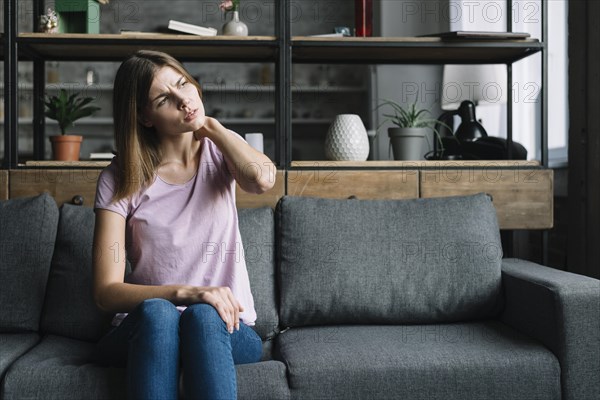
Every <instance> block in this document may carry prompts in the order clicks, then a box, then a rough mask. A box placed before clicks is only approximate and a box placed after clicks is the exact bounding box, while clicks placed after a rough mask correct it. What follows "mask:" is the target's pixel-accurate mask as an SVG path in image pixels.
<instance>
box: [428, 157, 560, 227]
mask: <svg viewBox="0 0 600 400" xmlns="http://www.w3.org/2000/svg"><path fill="white" fill-rule="evenodd" d="M553 178H554V175H553V171H552V170H549V169H526V168H523V169H519V168H516V169H491V168H489V169H486V168H471V169H440V170H430V171H421V184H420V187H421V197H442V196H463V195H469V194H474V193H481V192H484V193H488V194H490V195H491V196H492V198H493V202H494V206H495V207H496V212H497V215H498V222H499V224H500V228H502V229H550V228H552V226H553V225H554V218H553V215H554V214H553V207H554V206H553V201H554V197H553Z"/></svg>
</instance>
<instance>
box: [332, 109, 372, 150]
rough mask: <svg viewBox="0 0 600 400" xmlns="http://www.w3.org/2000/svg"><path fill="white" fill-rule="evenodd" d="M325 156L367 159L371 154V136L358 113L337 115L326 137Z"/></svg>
mask: <svg viewBox="0 0 600 400" xmlns="http://www.w3.org/2000/svg"><path fill="white" fill-rule="evenodd" d="M325 156H326V157H327V158H328V159H329V160H335V161H365V160H366V159H367V157H368V156H369V138H368V136H367V130H366V129H365V125H364V124H363V122H362V120H361V119H360V117H359V116H358V115H355V114H341V115H338V116H337V117H335V119H334V121H333V123H332V124H331V126H330V127H329V131H328V132H327V137H326V138H325Z"/></svg>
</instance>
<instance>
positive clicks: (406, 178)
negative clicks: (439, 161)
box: [287, 170, 419, 199]
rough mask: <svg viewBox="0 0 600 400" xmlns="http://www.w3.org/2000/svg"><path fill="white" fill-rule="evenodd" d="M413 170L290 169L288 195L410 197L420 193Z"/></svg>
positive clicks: (415, 172)
mask: <svg viewBox="0 0 600 400" xmlns="http://www.w3.org/2000/svg"><path fill="white" fill-rule="evenodd" d="M418 177H419V173H418V171H416V170H375V171H373V170H371V171H347V170H291V171H288V176H287V183H288V188H287V193H288V195H290V196H307V197H327V198H338V199H339V198H348V197H350V196H356V197H357V198H359V199H410V198H416V197H419V179H418Z"/></svg>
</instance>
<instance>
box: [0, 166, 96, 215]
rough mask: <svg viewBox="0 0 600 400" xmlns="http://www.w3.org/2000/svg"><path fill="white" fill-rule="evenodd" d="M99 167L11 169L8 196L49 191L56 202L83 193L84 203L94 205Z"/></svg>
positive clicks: (71, 198)
mask: <svg viewBox="0 0 600 400" xmlns="http://www.w3.org/2000/svg"><path fill="white" fill-rule="evenodd" d="M101 171H102V170H101V169H29V170H24V169H21V170H11V171H10V181H9V195H10V198H11V199H12V198H15V197H29V196H36V195H38V194H41V193H42V192H48V193H49V194H50V195H51V196H52V197H54V200H55V201H56V203H57V205H58V206H59V207H60V206H61V205H62V204H64V203H71V202H72V200H73V197H74V196H83V205H84V206H86V207H93V206H94V200H95V196H96V181H97V180H98V176H99V175H100V172H101Z"/></svg>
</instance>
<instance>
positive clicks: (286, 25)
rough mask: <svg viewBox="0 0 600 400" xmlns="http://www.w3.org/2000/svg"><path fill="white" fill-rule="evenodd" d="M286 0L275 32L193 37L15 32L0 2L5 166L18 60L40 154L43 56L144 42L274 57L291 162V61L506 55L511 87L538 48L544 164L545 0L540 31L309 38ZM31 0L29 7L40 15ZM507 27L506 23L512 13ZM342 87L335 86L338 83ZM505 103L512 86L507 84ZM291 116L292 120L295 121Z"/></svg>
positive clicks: (474, 59)
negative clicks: (27, 76)
mask: <svg viewBox="0 0 600 400" xmlns="http://www.w3.org/2000/svg"><path fill="white" fill-rule="evenodd" d="M290 5H291V0H281V1H277V2H275V15H276V20H275V24H276V26H275V36H250V37H245V38H234V39H232V38H231V37H208V38H206V37H198V36H189V35H168V34H152V35H147V34H141V35H135V34H127V35H123V34H99V35H86V34H41V33H22V34H17V12H16V11H17V1H16V0H7V1H5V2H4V27H5V32H4V34H3V35H2V40H3V47H2V54H3V58H4V88H5V123H4V145H5V149H4V153H5V154H4V165H3V168H9V169H14V168H17V167H18V157H19V155H18V146H17V135H18V115H17V106H18V104H17V91H18V87H17V85H18V82H17V68H18V61H19V60H31V61H33V63H34V78H33V79H34V85H33V89H32V90H33V96H34V99H38V100H36V101H34V110H33V114H34V119H33V124H34V157H35V158H36V159H42V158H43V154H44V141H43V136H44V134H43V133H44V125H45V119H44V117H43V103H42V101H41V96H42V94H43V91H44V90H45V88H44V85H43V84H40V82H44V75H45V73H44V72H45V71H44V62H45V61H46V60H71V61H75V60H78V61H119V60H122V59H123V58H124V57H125V56H127V55H129V54H131V53H132V52H133V51H135V50H137V49H142V48H149V49H156V50H161V51H166V52H168V53H170V54H172V55H173V56H175V57H177V58H178V59H180V60H182V61H220V62H249V61H253V62H272V63H275V66H276V67H275V84H274V86H273V87H272V89H270V88H269V89H268V90H273V91H274V92H275V160H274V161H275V162H276V164H277V165H278V166H279V167H281V168H289V167H291V166H292V164H291V163H292V158H291V140H292V133H291V131H292V110H291V104H290V103H291V101H290V99H291V95H292V87H291V86H292V85H291V82H292V80H291V70H292V64H293V63H333V64H335V63H346V64H348V63H350V64H351V63H355V64H446V63H452V64H460V63H463V64H482V63H490V64H492V63H493V64H497V63H505V64H506V65H507V66H508V82H509V87H510V85H511V84H512V64H513V63H514V62H516V61H518V60H520V59H523V58H525V57H528V56H530V55H532V54H535V53H537V52H542V54H543V63H542V64H543V65H542V77H543V82H542V84H543V89H542V90H543V104H542V110H543V113H542V138H541V147H542V160H541V164H542V166H547V165H548V149H547V143H548V140H547V110H546V104H547V91H546V90H545V88H546V87H547V80H548V77H547V69H548V68H547V51H546V44H545V40H546V38H547V7H545V5H544V2H542V18H543V20H542V28H543V29H542V31H543V32H542V38H541V41H538V40H536V39H528V40H481V39H472V40H457V39H441V38H436V37H417V38H415V37H408V38H406V37H405V38H315V37H292V36H291V22H290ZM39 9H40V4H38V2H34V9H33V12H32V14H33V15H34V16H35V15H39ZM507 28H508V30H509V31H510V30H511V29H512V26H511V24H510V18H509V23H508V27H507ZM340 90H341V89H340ZM508 93H509V104H511V101H512V99H511V97H512V93H511V91H510V90H509V91H508ZM508 109H509V111H508V117H507V118H508V120H509V123H508V128H509V129H508V139H509V141H511V140H512V129H511V128H512V106H510V107H508ZM295 121H296V119H295V120H294V122H295Z"/></svg>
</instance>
